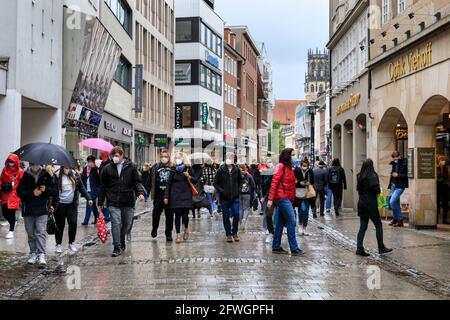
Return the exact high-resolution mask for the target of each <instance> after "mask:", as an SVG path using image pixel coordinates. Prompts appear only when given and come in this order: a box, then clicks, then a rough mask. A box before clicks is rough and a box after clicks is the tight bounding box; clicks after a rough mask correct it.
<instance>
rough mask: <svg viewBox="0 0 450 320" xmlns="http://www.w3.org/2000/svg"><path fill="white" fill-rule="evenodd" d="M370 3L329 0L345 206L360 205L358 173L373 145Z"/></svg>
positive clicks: (336, 140) (337, 152)
mask: <svg viewBox="0 0 450 320" xmlns="http://www.w3.org/2000/svg"><path fill="white" fill-rule="evenodd" d="M368 12H369V3H368V1H364V0H358V1H355V0H353V1H352V0H346V1H337V0H332V1H330V40H329V42H328V44H327V48H328V50H329V54H330V61H331V84H330V91H329V94H330V106H331V122H332V149H333V157H334V158H339V159H340V160H341V164H342V166H343V167H344V169H345V171H346V178H347V190H346V191H345V192H344V199H343V202H344V203H343V206H344V207H345V208H353V209H355V210H356V209H357V192H356V175H357V173H358V172H359V171H360V169H361V165H362V163H363V161H364V160H366V159H367V156H368V154H367V153H368V151H367V146H368V145H369V146H370V145H371V142H370V139H371V137H370V135H369V132H368V130H367V126H368V125H367V118H368V114H369V71H368V68H367V66H366V64H367V61H368V56H369V55H368V52H369V39H368V36H369V31H368V30H369V29H368Z"/></svg>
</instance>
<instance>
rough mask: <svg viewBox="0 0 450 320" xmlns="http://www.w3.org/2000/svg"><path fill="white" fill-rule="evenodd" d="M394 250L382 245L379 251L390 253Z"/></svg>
mask: <svg viewBox="0 0 450 320" xmlns="http://www.w3.org/2000/svg"><path fill="white" fill-rule="evenodd" d="M389 252H392V249H389V248H386V247H382V248H379V249H378V253H379V254H385V253H389Z"/></svg>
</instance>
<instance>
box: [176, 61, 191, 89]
mask: <svg viewBox="0 0 450 320" xmlns="http://www.w3.org/2000/svg"><path fill="white" fill-rule="evenodd" d="M175 83H176V84H191V83H192V64H191V63H177V64H176V65H175Z"/></svg>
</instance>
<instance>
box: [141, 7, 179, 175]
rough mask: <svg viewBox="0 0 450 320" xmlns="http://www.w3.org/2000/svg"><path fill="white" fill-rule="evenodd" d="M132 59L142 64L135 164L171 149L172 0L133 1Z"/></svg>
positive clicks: (172, 121) (150, 160) (173, 111)
mask: <svg viewBox="0 0 450 320" xmlns="http://www.w3.org/2000/svg"><path fill="white" fill-rule="evenodd" d="M135 2H136V7H135V8H136V10H135V41H134V43H135V52H136V53H135V59H136V65H142V68H143V85H142V93H143V94H142V110H135V112H133V126H134V146H135V162H136V164H138V165H139V166H140V167H141V166H142V165H143V164H144V163H156V162H158V161H159V154H160V152H159V150H161V149H167V150H169V151H171V150H172V145H173V136H172V133H173V126H174V123H175V117H174V114H175V102H174V93H175V79H174V75H175V71H174V70H175V56H174V49H175V13H174V1H173V0H164V1H150V0H135Z"/></svg>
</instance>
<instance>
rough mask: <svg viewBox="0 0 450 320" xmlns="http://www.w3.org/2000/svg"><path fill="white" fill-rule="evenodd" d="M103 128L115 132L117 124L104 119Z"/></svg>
mask: <svg viewBox="0 0 450 320" xmlns="http://www.w3.org/2000/svg"><path fill="white" fill-rule="evenodd" d="M105 129H106V130H108V131H111V132H117V126H116V125H115V124H114V123H112V122H110V121H105Z"/></svg>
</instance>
